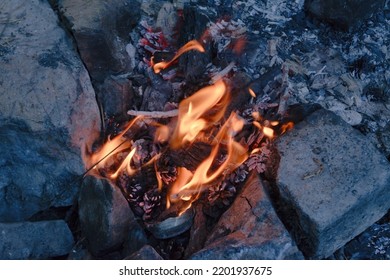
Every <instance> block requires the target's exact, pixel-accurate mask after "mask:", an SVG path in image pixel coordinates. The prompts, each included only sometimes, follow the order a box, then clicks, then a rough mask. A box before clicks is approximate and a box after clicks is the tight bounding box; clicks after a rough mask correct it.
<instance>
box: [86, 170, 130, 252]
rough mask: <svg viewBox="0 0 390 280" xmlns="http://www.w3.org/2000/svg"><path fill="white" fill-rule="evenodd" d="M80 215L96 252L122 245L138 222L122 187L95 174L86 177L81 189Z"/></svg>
mask: <svg viewBox="0 0 390 280" xmlns="http://www.w3.org/2000/svg"><path fill="white" fill-rule="evenodd" d="M79 219H80V228H81V232H82V234H83V235H84V236H85V238H86V240H87V248H88V250H89V251H90V252H91V253H92V254H93V255H95V256H102V255H104V254H106V253H108V252H109V251H113V250H115V249H118V248H120V247H121V246H122V244H123V242H124V241H125V239H126V238H127V234H128V231H129V229H130V225H131V224H132V223H133V222H136V221H135V217H134V214H133V213H132V212H131V210H130V207H129V205H128V203H127V200H126V199H125V198H124V196H123V195H122V193H121V192H120V190H119V189H118V188H116V187H114V186H112V185H111V184H110V183H109V182H108V181H107V180H104V179H97V178H94V177H91V176H88V177H86V178H85V179H84V182H83V185H82V187H81V190H80V197H79Z"/></svg>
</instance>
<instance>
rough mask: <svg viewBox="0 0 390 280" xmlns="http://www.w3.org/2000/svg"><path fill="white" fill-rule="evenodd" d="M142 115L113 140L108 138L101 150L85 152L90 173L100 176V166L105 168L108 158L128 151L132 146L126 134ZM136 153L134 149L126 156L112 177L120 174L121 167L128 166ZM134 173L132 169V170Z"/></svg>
mask: <svg viewBox="0 0 390 280" xmlns="http://www.w3.org/2000/svg"><path fill="white" fill-rule="evenodd" d="M139 119H141V117H137V118H135V119H134V120H132V121H131V122H130V123H129V124H128V125H127V127H126V128H125V129H124V130H123V131H122V133H120V134H119V135H117V136H115V137H114V138H113V139H112V140H108V141H107V142H106V143H105V144H104V145H103V146H102V147H101V149H100V150H99V151H97V152H95V153H93V154H85V155H84V163H85V164H86V168H87V169H90V171H89V172H90V173H91V174H93V175H96V176H100V173H99V171H98V169H99V168H103V167H104V166H105V165H106V163H107V162H108V160H109V159H110V158H112V157H113V156H114V155H117V154H118V153H120V152H123V151H126V150H128V149H130V148H131V146H132V145H131V142H129V141H128V140H127V139H126V138H125V137H123V136H124V134H125V133H126V132H127V131H128V130H129V129H130V128H131V127H133V125H134V124H135V123H136V122H137V121H138V120H139ZM134 153H135V149H133V150H132V151H131V152H130V153H129V155H128V156H127V157H126V159H125V161H126V164H124V162H125V161H124V162H123V163H122V164H121V166H120V168H119V169H118V170H117V171H116V172H114V173H113V174H111V175H110V176H113V177H112V178H115V177H116V176H117V175H118V172H119V170H120V169H122V168H124V167H126V166H127V165H128V164H129V163H130V161H131V158H132V157H133V155H134ZM127 169H128V171H130V170H131V168H130V166H128V167H127ZM131 173H132V171H131Z"/></svg>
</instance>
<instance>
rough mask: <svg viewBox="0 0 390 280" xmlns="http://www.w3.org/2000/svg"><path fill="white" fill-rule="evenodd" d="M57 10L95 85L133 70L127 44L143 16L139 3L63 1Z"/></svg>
mask: <svg viewBox="0 0 390 280" xmlns="http://www.w3.org/2000/svg"><path fill="white" fill-rule="evenodd" d="M58 7H59V11H60V14H61V17H62V19H63V20H64V22H65V23H66V25H67V27H68V28H69V29H70V30H71V32H72V34H73V36H74V38H75V39H76V43H77V48H78V50H79V52H80V55H81V58H82V59H83V61H84V63H85V65H86V67H87V69H88V71H89V73H90V75H91V77H92V78H93V80H94V81H96V82H97V83H103V81H104V79H105V78H106V77H107V76H108V75H110V74H114V73H124V72H128V71H131V70H132V63H131V60H130V57H129V55H128V54H127V52H126V44H127V43H128V41H130V37H129V33H130V32H131V30H132V28H133V27H134V26H135V25H136V24H137V23H138V20H139V18H140V15H141V8H140V1H133V0H105V1H101V0H91V1H78V0H60V1H59V2H58Z"/></svg>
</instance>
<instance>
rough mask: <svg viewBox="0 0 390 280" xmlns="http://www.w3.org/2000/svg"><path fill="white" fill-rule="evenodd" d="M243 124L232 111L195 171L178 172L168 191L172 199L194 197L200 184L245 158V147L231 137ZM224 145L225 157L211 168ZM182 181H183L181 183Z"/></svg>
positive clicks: (198, 190)
mask: <svg viewBox="0 0 390 280" xmlns="http://www.w3.org/2000/svg"><path fill="white" fill-rule="evenodd" d="M243 126H244V121H243V120H242V119H240V118H239V117H238V116H237V114H235V113H232V114H231V115H230V117H229V119H228V120H227V121H226V122H225V124H224V125H223V126H222V128H221V129H220V131H219V132H218V134H217V135H216V137H215V140H214V142H215V145H214V147H213V149H212V151H211V153H210V155H209V156H208V157H207V158H206V159H205V160H204V161H203V162H202V163H201V164H200V165H199V166H198V168H197V169H196V170H195V172H194V173H193V174H192V173H191V172H189V171H186V172H181V173H179V175H178V179H177V181H176V183H175V184H174V186H173V188H172V192H171V193H170V197H171V199H172V200H175V199H177V198H180V199H182V200H186V201H188V200H190V199H195V198H196V197H197V196H198V194H199V193H200V192H201V191H202V186H205V185H207V184H209V183H211V182H213V181H214V180H215V179H217V178H218V177H219V176H221V175H222V174H223V173H224V172H226V171H227V170H230V171H233V170H234V169H236V168H237V167H238V166H240V165H241V164H242V163H243V162H244V161H245V160H246V159H247V157H248V155H247V149H246V148H245V147H243V146H242V145H241V144H239V143H238V142H236V141H234V138H233V136H234V135H235V134H236V133H237V132H238V131H240V130H241V129H242V127H243ZM224 146H226V147H227V156H226V159H225V161H224V162H223V163H222V164H221V165H220V166H219V167H218V168H217V169H216V170H212V165H213V163H214V161H215V159H216V157H217V155H218V152H219V151H220V150H221V148H222V147H224ZM183 182H185V183H184V184H183ZM194 196H195V198H194Z"/></svg>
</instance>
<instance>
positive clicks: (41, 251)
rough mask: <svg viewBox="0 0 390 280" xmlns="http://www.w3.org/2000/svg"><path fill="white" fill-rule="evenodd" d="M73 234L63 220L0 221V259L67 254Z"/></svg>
mask: <svg viewBox="0 0 390 280" xmlns="http://www.w3.org/2000/svg"><path fill="white" fill-rule="evenodd" d="M73 242H74V241H73V236H72V233H71V231H70V230H69V228H68V225H67V224H66V223H65V222H64V221H63V220H54V221H42V222H35V223H30V222H23V223H10V224H3V223H0V259H1V260H22V259H25V260H27V259H30V260H31V259H48V258H53V257H59V256H64V255H67V254H68V253H69V252H70V250H71V249H72V246H73Z"/></svg>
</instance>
